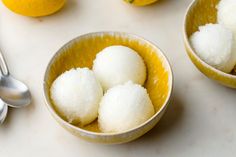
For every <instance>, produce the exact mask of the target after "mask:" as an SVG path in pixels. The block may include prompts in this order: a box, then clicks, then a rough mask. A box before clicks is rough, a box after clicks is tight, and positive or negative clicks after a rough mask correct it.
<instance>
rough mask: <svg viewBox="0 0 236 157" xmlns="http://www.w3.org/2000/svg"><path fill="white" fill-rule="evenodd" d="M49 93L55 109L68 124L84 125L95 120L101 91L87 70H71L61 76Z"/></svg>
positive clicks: (98, 84)
mask: <svg viewBox="0 0 236 157" xmlns="http://www.w3.org/2000/svg"><path fill="white" fill-rule="evenodd" d="M50 92H51V98H52V100H53V102H54V105H55V108H56V109H57V111H58V112H59V113H60V114H61V115H62V116H63V117H65V118H66V120H67V121H68V122H69V123H74V124H76V123H80V124H81V125H86V124H89V123H91V122H92V121H93V120H95V119H96V118H97V114H98V106H99V101H100V100H101V98H102V96H103V90H102V87H101V85H100V83H99V82H98V81H97V80H96V78H95V75H94V73H93V72H92V71H91V70H89V69H88V68H77V69H71V70H69V71H66V72H65V73H63V74H61V75H60V76H59V77H58V78H57V79H56V80H55V81H54V82H53V84H52V87H51V89H50Z"/></svg>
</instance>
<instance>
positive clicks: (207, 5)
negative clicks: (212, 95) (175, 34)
mask: <svg viewBox="0 0 236 157" xmlns="http://www.w3.org/2000/svg"><path fill="white" fill-rule="evenodd" d="M218 3H219V0H195V1H193V2H192V3H191V4H190V6H189V8H188V9H187V12H186V15H185V20H184V43H185V48H186V51H187V53H188V55H189V57H190V59H191V60H192V62H193V63H194V64H195V66H196V67H197V68H198V69H199V70H200V71H201V72H202V73H203V74H205V75H206V76H207V77H209V78H211V79H213V80H215V81H217V82H219V83H221V84H223V85H225V86H227V87H231V88H236V75H233V74H227V73H224V72H222V71H220V70H218V69H216V68H214V67H212V66H210V65H209V64H207V63H206V62H204V61H203V60H202V59H200V58H199V57H198V56H197V54H196V53H195V52H194V49H193V48H192V46H191V44H190V42H189V37H190V36H191V35H192V34H193V33H194V32H196V31H198V27H199V26H202V25H205V24H207V23H216V21H217V9H216V6H217V4H218Z"/></svg>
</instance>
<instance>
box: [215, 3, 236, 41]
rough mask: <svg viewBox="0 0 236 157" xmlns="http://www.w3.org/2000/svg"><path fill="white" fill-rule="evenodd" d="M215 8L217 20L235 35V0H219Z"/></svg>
mask: <svg viewBox="0 0 236 157" xmlns="http://www.w3.org/2000/svg"><path fill="white" fill-rule="evenodd" d="M217 9H218V13H217V19H218V22H219V23H220V24H222V25H224V26H225V27H226V28H228V29H230V30H231V31H233V32H234V35H235V36H236V0H220V2H219V4H218V6H217Z"/></svg>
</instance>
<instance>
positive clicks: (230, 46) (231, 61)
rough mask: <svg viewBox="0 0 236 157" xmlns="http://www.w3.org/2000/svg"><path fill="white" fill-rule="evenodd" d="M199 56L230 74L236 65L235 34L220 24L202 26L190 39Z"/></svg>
mask: <svg viewBox="0 0 236 157" xmlns="http://www.w3.org/2000/svg"><path fill="white" fill-rule="evenodd" d="M190 42H191V45H192V46H193V48H194V49H195V51H196V53H197V55H198V56H199V57H200V58H201V59H202V60H204V61H205V62H206V63H208V64H209V65H211V66H213V67H215V68H217V69H219V70H221V71H223V72H226V73H230V72H231V71H232V70H233V68H234V66H235V64H236V51H234V50H235V45H234V43H235V40H234V36H233V32H232V31H230V30H229V29H227V28H225V27H224V26H222V25H220V24H207V25H205V26H200V27H199V31H198V32H195V33H194V34H193V35H192V36H191V37H190Z"/></svg>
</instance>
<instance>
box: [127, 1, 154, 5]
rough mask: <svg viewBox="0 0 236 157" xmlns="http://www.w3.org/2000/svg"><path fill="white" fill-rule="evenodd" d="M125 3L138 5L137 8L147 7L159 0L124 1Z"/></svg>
mask: <svg viewBox="0 0 236 157" xmlns="http://www.w3.org/2000/svg"><path fill="white" fill-rule="evenodd" d="M124 1H126V2H128V3H131V4H134V5H137V6H145V5H149V4H152V3H154V2H156V1H158V0H124Z"/></svg>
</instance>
